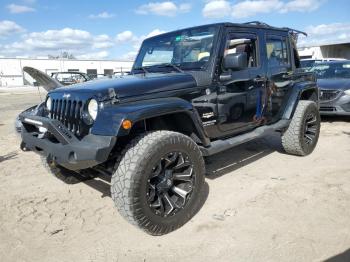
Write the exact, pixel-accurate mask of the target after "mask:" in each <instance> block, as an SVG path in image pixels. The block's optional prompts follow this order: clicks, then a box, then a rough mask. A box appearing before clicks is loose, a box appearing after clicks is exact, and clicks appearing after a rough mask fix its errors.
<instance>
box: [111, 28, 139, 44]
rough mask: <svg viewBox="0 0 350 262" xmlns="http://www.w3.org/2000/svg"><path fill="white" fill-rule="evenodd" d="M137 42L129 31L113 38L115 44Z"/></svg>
mask: <svg viewBox="0 0 350 262" xmlns="http://www.w3.org/2000/svg"><path fill="white" fill-rule="evenodd" d="M137 40H138V38H137V37H136V36H135V35H134V33H133V32H131V31H129V30H126V31H124V32H121V33H119V34H117V36H116V37H115V41H116V42H117V43H126V42H135V41H137Z"/></svg>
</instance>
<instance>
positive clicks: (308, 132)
mask: <svg viewBox="0 0 350 262" xmlns="http://www.w3.org/2000/svg"><path fill="white" fill-rule="evenodd" d="M317 125H318V122H317V116H316V115H315V114H313V113H309V114H308V115H307V116H306V117H305V128H304V140H305V143H306V144H308V145H311V144H312V143H313V142H314V141H315V138H316V134H317Z"/></svg>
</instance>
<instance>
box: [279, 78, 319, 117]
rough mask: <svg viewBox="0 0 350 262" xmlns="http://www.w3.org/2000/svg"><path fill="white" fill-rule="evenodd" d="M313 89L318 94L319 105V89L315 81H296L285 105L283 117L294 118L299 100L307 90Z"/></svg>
mask: <svg viewBox="0 0 350 262" xmlns="http://www.w3.org/2000/svg"><path fill="white" fill-rule="evenodd" d="M310 90H313V91H315V92H316V94H317V101H316V103H317V106H318V105H319V89H318V86H317V84H316V82H314V81H305V82H298V83H295V84H294V85H293V87H292V93H291V94H290V95H289V99H288V101H287V104H286V106H285V110H284V113H283V116H282V119H292V117H293V115H294V112H295V109H296V107H297V106H298V103H299V100H300V98H301V96H302V94H303V93H304V92H305V91H310Z"/></svg>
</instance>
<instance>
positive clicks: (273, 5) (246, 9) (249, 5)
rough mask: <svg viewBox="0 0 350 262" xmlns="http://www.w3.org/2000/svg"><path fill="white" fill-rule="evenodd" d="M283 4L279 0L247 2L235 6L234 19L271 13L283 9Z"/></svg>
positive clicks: (248, 0) (247, 0) (233, 9)
mask: <svg viewBox="0 0 350 262" xmlns="http://www.w3.org/2000/svg"><path fill="white" fill-rule="evenodd" d="M282 6H283V4H282V2H280V1H279V0H258V1H250V0H246V1H243V2H239V3H237V4H235V5H233V6H232V7H231V8H232V13H231V14H232V16H233V17H234V18H247V17H252V16H255V15H257V14H259V13H270V12H273V11H277V10H279V9H280V8H282Z"/></svg>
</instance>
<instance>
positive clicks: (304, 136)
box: [282, 100, 321, 156]
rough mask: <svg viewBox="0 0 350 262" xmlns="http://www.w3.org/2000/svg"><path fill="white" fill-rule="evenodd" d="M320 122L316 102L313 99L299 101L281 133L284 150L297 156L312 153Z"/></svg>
mask: <svg viewBox="0 0 350 262" xmlns="http://www.w3.org/2000/svg"><path fill="white" fill-rule="evenodd" d="M320 122H321V118H320V113H319V111H318V108H317V104H316V103H315V102H313V101H304V100H301V101H299V103H298V106H297V108H296V111H295V113H294V116H293V118H292V121H291V123H290V124H289V127H288V129H287V130H286V131H285V132H284V133H283V135H282V145H283V148H284V150H285V151H286V152H287V153H289V154H293V155H298V156H306V155H308V154H310V153H312V151H313V150H314V149H315V147H316V144H317V141H318V137H319V134H320Z"/></svg>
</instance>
